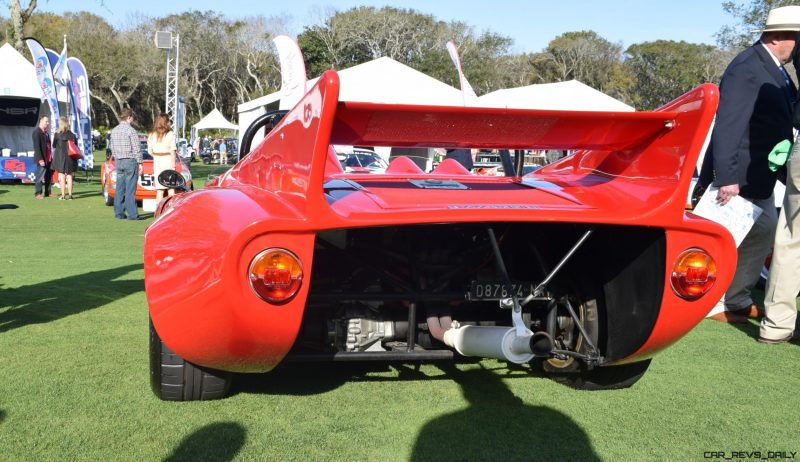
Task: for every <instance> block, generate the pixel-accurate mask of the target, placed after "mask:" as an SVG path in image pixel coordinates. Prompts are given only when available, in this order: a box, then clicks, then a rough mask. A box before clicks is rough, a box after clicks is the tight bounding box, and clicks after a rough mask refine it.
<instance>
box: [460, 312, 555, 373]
mask: <svg viewBox="0 0 800 462" xmlns="http://www.w3.org/2000/svg"><path fill="white" fill-rule="evenodd" d="M521 332H522V333H521V334H519V333H518V329H517V328H514V327H494V326H459V325H458V323H457V322H453V328H452V329H448V330H447V331H445V333H444V343H445V344H446V345H448V346H450V347H452V348H455V350H456V351H457V352H458V353H459V354H461V355H463V356H477V357H481V358H495V359H501V360H505V361H509V362H512V363H515V364H524V363H527V362H529V361H530V360H532V359H533V358H534V357H537V356H538V357H547V356H550V352H551V351H552V350H553V339H552V338H551V337H550V335H548V334H547V333H546V332H536V333H533V332H531V331H530V330H529V329H522V330H521Z"/></svg>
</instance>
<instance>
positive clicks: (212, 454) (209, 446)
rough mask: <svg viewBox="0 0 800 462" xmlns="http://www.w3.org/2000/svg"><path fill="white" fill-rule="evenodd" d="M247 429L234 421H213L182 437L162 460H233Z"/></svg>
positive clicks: (173, 461)
mask: <svg viewBox="0 0 800 462" xmlns="http://www.w3.org/2000/svg"><path fill="white" fill-rule="evenodd" d="M246 439H247V431H246V430H245V428H244V427H242V426H241V425H240V424H238V423H235V422H215V423H212V424H209V425H206V426H204V427H202V428H200V429H199V430H197V431H195V432H193V433H192V434H191V435H189V436H187V437H186V438H184V439H183V441H182V442H181V444H180V445H179V446H178V447H177V448H175V450H174V451H172V454H170V455H169V456H167V457H166V458H165V459H164V462H178V461H183V460H186V461H196V460H203V461H212V462H225V461H229V460H233V459H234V458H235V457H236V455H237V454H238V453H239V451H240V450H241V449H242V446H244V443H245V441H246Z"/></svg>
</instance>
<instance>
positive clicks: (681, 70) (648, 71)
mask: <svg viewBox="0 0 800 462" xmlns="http://www.w3.org/2000/svg"><path fill="white" fill-rule="evenodd" d="M625 54H626V56H627V59H626V60H625V67H627V68H628V69H630V72H631V74H632V75H633V76H634V78H635V80H636V89H637V91H636V101H635V103H636V105H637V107H640V108H642V109H645V110H652V109H655V108H657V107H659V106H661V105H663V104H664V103H667V102H669V101H671V100H673V99H675V98H677V97H678V96H680V95H682V94H683V93H685V92H687V91H688V90H690V89H692V88H694V87H695V86H697V85H699V84H701V83H704V82H718V81H719V78H720V76H721V75H722V72H723V71H724V70H725V66H726V64H727V62H728V58H729V55H728V54H727V53H724V52H722V51H720V50H718V49H717V48H716V47H714V46H712V45H698V44H694V43H687V42H683V41H681V42H675V41H671V40H657V41H655V42H644V43H639V44H635V45H632V46H630V47H629V48H628V49H627V50H626V51H625Z"/></svg>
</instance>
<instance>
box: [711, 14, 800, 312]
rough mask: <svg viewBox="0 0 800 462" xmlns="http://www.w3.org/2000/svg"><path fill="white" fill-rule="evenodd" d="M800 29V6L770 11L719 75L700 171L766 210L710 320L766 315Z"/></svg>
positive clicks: (721, 198) (723, 196) (722, 196)
mask: <svg viewBox="0 0 800 462" xmlns="http://www.w3.org/2000/svg"><path fill="white" fill-rule="evenodd" d="M798 32H800V6H786V7H781V8H775V9H773V10H771V11H770V12H769V15H768V17H767V23H766V25H765V27H764V29H763V30H762V33H761V38H760V39H759V41H758V42H756V43H755V44H754V45H753V46H751V47H750V48H748V49H746V50H744V51H743V52H741V53H739V55H737V56H736V58H734V59H733V61H731V63H730V64H729V65H728V68H727V69H726V70H725V73H724V74H723V75H722V80H721V81H720V85H719V90H720V102H719V108H718V109H717V117H716V122H715V125H714V130H713V132H712V134H711V143H710V144H709V147H708V151H707V152H706V156H705V158H704V161H703V168H702V170H701V172H700V183H701V184H702V185H709V184H712V183H713V185H714V186H717V187H719V193H718V196H717V201H718V202H719V203H720V204H726V203H728V201H730V200H731V198H733V197H734V196H737V195H738V196H741V197H742V198H744V199H747V200H749V201H751V202H753V203H754V204H756V205H758V206H759V207H761V208H762V209H763V213H762V214H761V215H760V216H759V218H758V219H757V220H756V222H755V224H754V225H753V228H752V229H751V230H750V232H749V233H748V234H747V236H746V237H745V239H744V240H743V241H742V243H741V244H740V245H739V248H738V262H737V265H736V274H735V276H734V278H733V282H731V285H730V287H729V288H728V290H727V292H726V293H725V297H724V298H723V300H720V303H719V304H718V306H717V307H715V309H714V310H712V316H710V317H711V318H712V319H715V320H718V321H725V322H740V323H741V322H746V321H747V317H760V316H763V309H761V308H759V307H757V306H756V305H755V304H754V303H753V300H752V298H751V297H750V290H751V289H752V287H753V286H754V285H755V283H756V281H757V280H758V278H759V274H760V271H761V268H762V266H763V263H764V259H765V258H766V257H767V255H768V254H769V251H770V247H771V245H772V239H773V237H774V235H775V227H776V225H777V222H778V215H777V210H776V208H775V200H774V198H773V195H772V191H773V189H774V188H775V181H776V180H777V174H776V173H773V172H771V171H770V170H769V168H768V163H767V155H768V154H769V152H770V151H771V150H772V148H773V147H774V146H775V145H776V144H777V143H779V142H780V141H782V140H792V139H794V137H793V136H792V112H793V107H794V102H795V100H796V99H797V89H796V88H795V86H794V83H793V82H792V81H791V79H790V78H789V75H788V74H787V73H786V70H785V69H784V68H783V65H784V64H785V63H787V62H789V61H790V60H791V57H792V50H793V49H794V46H795V42H796V37H797V33H798Z"/></svg>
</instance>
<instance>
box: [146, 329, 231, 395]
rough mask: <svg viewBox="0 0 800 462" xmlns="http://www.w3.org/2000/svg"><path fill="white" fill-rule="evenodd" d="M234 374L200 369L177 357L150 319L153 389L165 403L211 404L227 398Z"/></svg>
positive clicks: (151, 382) (151, 384)
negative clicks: (201, 402)
mask: <svg viewBox="0 0 800 462" xmlns="http://www.w3.org/2000/svg"><path fill="white" fill-rule="evenodd" d="M230 386H231V373H230V372H225V371H218V370H215V369H209V368H205V367H200V366H196V365H194V364H192V363H190V362H187V361H185V360H184V359H183V358H181V357H180V356H178V355H177V354H175V353H174V352H173V351H172V350H171V349H170V348H169V347H168V346H167V345H166V344H164V342H162V341H161V337H159V336H158V332H156V329H155V327H153V321H152V320H150V387H151V388H152V389H153V393H155V394H156V396H158V397H159V398H160V399H162V400H164V401H207V400H212V399H220V398H224V397H225V396H227V394H228V391H229V390H230Z"/></svg>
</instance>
